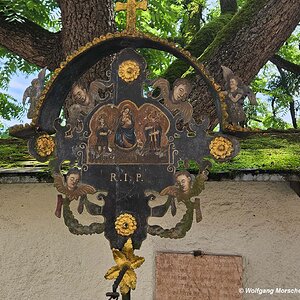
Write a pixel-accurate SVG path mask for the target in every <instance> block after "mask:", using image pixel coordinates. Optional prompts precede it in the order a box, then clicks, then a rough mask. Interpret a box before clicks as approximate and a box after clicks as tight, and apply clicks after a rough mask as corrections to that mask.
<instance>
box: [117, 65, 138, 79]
mask: <svg viewBox="0 0 300 300" xmlns="http://www.w3.org/2000/svg"><path fill="white" fill-rule="evenodd" d="M140 71H141V70H140V66H139V65H138V63H137V62H136V61H134V60H125V61H123V62H122V63H121V65H120V66H119V73H118V74H119V76H120V77H121V78H122V79H123V80H124V81H126V82H131V81H134V80H136V79H137V78H138V77H139V75H140Z"/></svg>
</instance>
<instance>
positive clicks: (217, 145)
mask: <svg viewBox="0 0 300 300" xmlns="http://www.w3.org/2000/svg"><path fill="white" fill-rule="evenodd" d="M209 149H210V154H211V155H212V156H213V157H214V158H216V159H224V158H227V157H229V156H231V155H232V153H233V149H234V147H233V144H232V142H231V141H230V140H229V139H227V138H224V137H222V136H218V137H216V138H214V139H213V140H212V141H211V143H210V145H209Z"/></svg>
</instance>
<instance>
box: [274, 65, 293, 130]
mask: <svg viewBox="0 0 300 300" xmlns="http://www.w3.org/2000/svg"><path fill="white" fill-rule="evenodd" d="M277 69H278V71H279V73H280V77H281V83H282V86H283V88H284V89H285V91H286V93H287V95H289V96H290V97H291V101H290V103H289V109H290V114H291V119H292V124H293V127H294V128H295V129H297V127H298V126H297V119H296V111H295V101H294V99H293V96H292V95H291V93H290V92H289V87H288V83H287V78H286V74H285V72H284V71H283V70H282V69H281V67H279V66H277Z"/></svg>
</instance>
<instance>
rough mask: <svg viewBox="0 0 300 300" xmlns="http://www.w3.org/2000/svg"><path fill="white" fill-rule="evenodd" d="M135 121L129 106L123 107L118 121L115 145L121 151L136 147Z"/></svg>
mask: <svg viewBox="0 0 300 300" xmlns="http://www.w3.org/2000/svg"><path fill="white" fill-rule="evenodd" d="M134 125H135V121H134V116H133V113H132V111H131V110H130V107H129V106H124V108H123V109H122V111H121V115H120V117H119V120H118V125H117V129H116V134H115V144H116V145H117V146H118V147H120V148H122V149H131V148H133V147H134V146H135V145H136V134H135V128H134Z"/></svg>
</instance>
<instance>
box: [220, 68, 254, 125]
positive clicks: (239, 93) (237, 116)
mask: <svg viewBox="0 0 300 300" xmlns="http://www.w3.org/2000/svg"><path fill="white" fill-rule="evenodd" d="M222 70H223V77H224V80H225V82H226V84H225V88H226V90H225V91H224V92H223V94H224V95H225V96H226V98H225V103H226V106H227V113H228V118H227V122H228V123H229V124H231V125H233V126H235V127H236V126H240V127H242V128H243V127H245V125H246V114H245V111H244V101H245V99H246V97H248V98H249V101H250V103H251V104H252V105H257V101H256V97H255V94H254V93H253V92H252V90H251V89H250V88H249V87H248V86H247V85H245V84H244V83H243V82H242V80H241V79H240V78H239V77H238V76H236V75H234V73H233V72H232V70H231V69H229V68H227V67H225V66H222Z"/></svg>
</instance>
